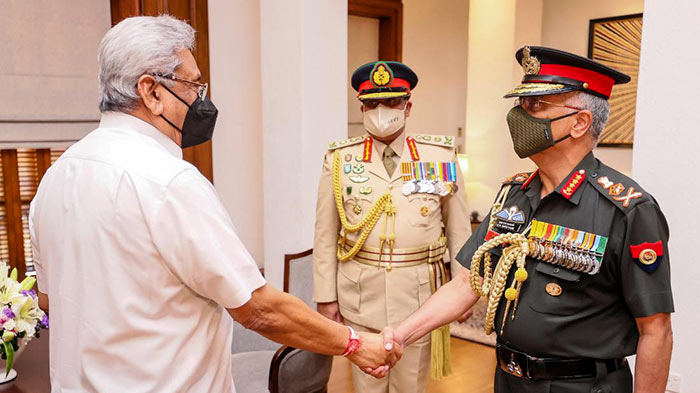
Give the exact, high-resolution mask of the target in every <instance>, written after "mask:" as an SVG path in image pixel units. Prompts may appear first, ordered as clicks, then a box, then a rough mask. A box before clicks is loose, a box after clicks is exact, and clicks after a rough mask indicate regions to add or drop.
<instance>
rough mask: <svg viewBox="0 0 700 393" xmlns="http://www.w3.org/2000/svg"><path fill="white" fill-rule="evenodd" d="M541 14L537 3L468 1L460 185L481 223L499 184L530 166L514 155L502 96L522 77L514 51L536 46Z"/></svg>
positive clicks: (508, 104) (507, 104) (507, 103)
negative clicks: (464, 164) (462, 178)
mask: <svg viewBox="0 0 700 393" xmlns="http://www.w3.org/2000/svg"><path fill="white" fill-rule="evenodd" d="M540 10H541V0H518V1H515V0H509V1H499V2H493V1H489V0H471V1H469V23H468V24H469V57H468V63H469V64H468V67H467V69H468V83H467V86H466V87H467V90H466V96H467V101H466V153H467V159H468V162H469V170H468V171H467V174H466V177H465V186H466V191H467V200H468V205H469V208H470V210H474V211H476V212H477V213H478V214H479V217H480V218H483V216H484V215H485V214H487V213H488V210H489V209H490V207H491V204H492V203H493V199H494V197H495V195H496V193H497V192H498V190H499V188H500V186H501V181H502V180H503V179H505V178H506V177H507V176H510V175H512V174H514V173H516V172H521V171H525V170H531V169H532V168H533V167H534V165H533V164H532V162H531V161H529V160H520V159H519V158H518V157H517V156H516V155H515V153H514V152H513V144H512V142H511V139H510V134H509V132H508V126H507V124H506V114H507V113H508V111H509V110H510V108H511V107H512V106H513V102H512V100H506V99H503V95H504V94H505V93H506V92H507V91H509V90H510V89H512V88H513V86H515V85H516V84H517V83H519V81H520V79H521V78H522V69H521V68H520V67H519V66H518V65H517V62H516V61H515V57H514V54H515V51H516V49H518V48H519V47H520V46H522V45H523V44H524V43H525V42H530V43H532V42H535V43H536V42H539V39H540V37H539V36H540V19H539V18H538V15H540V14H541V11H540ZM486 37H487V38H486Z"/></svg>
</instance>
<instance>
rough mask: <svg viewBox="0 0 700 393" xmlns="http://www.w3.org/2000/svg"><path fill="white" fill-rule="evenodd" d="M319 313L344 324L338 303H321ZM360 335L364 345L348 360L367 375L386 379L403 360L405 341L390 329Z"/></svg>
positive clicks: (359, 333)
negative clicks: (391, 369) (390, 370)
mask: <svg viewBox="0 0 700 393" xmlns="http://www.w3.org/2000/svg"><path fill="white" fill-rule="evenodd" d="M318 312H319V313H320V314H321V315H323V316H325V317H326V318H328V319H331V320H333V321H335V322H338V323H343V318H342V317H341V316H340V310H339V309H338V303H337V302H332V303H319V304H318ZM358 335H359V336H360V341H361V342H362V345H361V346H360V348H359V349H357V351H355V352H354V353H353V354H351V355H349V356H348V359H349V360H350V361H351V362H353V363H355V364H356V365H357V367H359V368H360V370H362V371H364V372H365V373H367V374H369V375H371V376H373V377H375V378H384V377H385V376H386V375H387V373H388V372H389V369H390V368H392V367H394V366H395V365H396V362H398V361H399V359H401V355H402V354H403V347H404V345H403V340H402V339H400V338H399V337H397V336H396V335H395V334H394V330H393V329H392V328H390V327H386V328H384V330H382V332H381V333H380V334H375V333H367V332H358Z"/></svg>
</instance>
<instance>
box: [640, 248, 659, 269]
mask: <svg viewBox="0 0 700 393" xmlns="http://www.w3.org/2000/svg"><path fill="white" fill-rule="evenodd" d="M639 262H641V263H643V264H645V265H651V264H653V263H654V262H656V251H654V250H652V249H651V248H647V249H644V250H643V251H642V252H640V253H639Z"/></svg>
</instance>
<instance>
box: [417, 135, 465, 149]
mask: <svg viewBox="0 0 700 393" xmlns="http://www.w3.org/2000/svg"><path fill="white" fill-rule="evenodd" d="M413 139H415V140H416V142H418V143H424V144H426V145H435V146H443V147H455V137H453V136H450V135H413Z"/></svg>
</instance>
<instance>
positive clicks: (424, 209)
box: [420, 206, 430, 217]
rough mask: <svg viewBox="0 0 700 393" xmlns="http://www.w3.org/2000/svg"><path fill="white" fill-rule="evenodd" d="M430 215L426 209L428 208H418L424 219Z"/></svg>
mask: <svg viewBox="0 0 700 393" xmlns="http://www.w3.org/2000/svg"><path fill="white" fill-rule="evenodd" d="M428 213H430V209H428V206H421V208H420V215H421V216H423V217H425V216H427V215H428Z"/></svg>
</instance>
